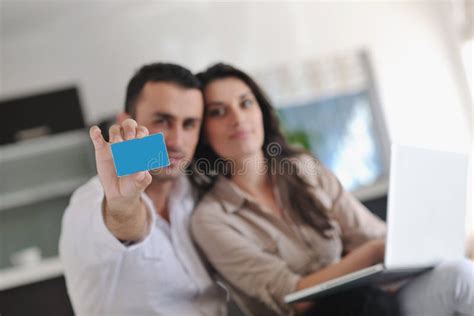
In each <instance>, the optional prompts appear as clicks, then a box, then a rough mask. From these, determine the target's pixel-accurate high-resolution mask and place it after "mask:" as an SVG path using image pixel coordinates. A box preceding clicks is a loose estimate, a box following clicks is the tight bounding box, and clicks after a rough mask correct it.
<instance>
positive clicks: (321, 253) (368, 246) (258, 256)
mask: <svg viewBox="0 0 474 316" xmlns="http://www.w3.org/2000/svg"><path fill="white" fill-rule="evenodd" d="M198 76H199V77H200V79H201V80H202V81H203V84H204V97H205V120H204V126H203V130H202V137H201V141H200V144H199V145H198V149H197V151H196V155H195V161H194V168H195V170H196V171H197V172H196V174H195V179H196V182H198V183H200V185H201V186H202V185H203V184H208V187H209V188H210V189H209V191H208V192H207V193H206V195H205V196H204V197H203V198H202V200H201V202H200V204H199V205H198V207H197V208H196V210H195V212H194V216H193V218H192V232H193V235H194V238H195V241H196V243H197V244H198V246H199V247H200V249H201V250H202V251H203V253H204V254H205V256H206V257H207V259H208V260H209V262H210V263H211V265H212V266H213V267H214V268H215V270H216V271H217V273H218V274H219V275H220V277H221V278H222V279H223V280H224V282H225V283H227V284H228V285H229V286H230V288H231V289H232V292H233V295H234V299H235V300H236V301H237V303H238V304H239V306H240V307H241V308H242V309H243V310H244V311H245V312H246V313H247V314H249V315H275V314H280V315H289V314H295V313H299V312H300V313H307V314H318V315H325V314H327V313H330V314H331V315H335V314H337V313H339V314H340V315H368V314H371V313H372V314H376V313H378V314H379V315H389V313H391V312H390V311H393V314H394V315H395V314H397V304H394V301H395V294H394V296H393V298H391V297H390V294H383V292H381V291H378V290H376V289H371V288H368V289H365V292H364V293H365V294H361V293H362V292H361V291H353V292H349V293H346V294H340V295H335V296H332V297H330V298H328V299H323V300H320V301H316V302H315V303H299V304H295V305H292V306H289V305H286V304H285V303H284V302H283V297H284V296H285V295H286V294H289V293H291V292H293V291H296V290H300V289H304V288H307V287H310V286H313V285H315V284H317V283H321V282H324V281H327V280H330V279H333V278H335V277H338V276H342V275H345V274H347V273H350V272H353V271H356V270H359V269H361V268H364V267H367V266H370V265H373V264H375V263H378V262H381V261H382V260H383V254H384V248H385V245H384V241H383V238H384V236H385V233H386V227H385V224H384V223H383V222H382V221H381V220H379V219H378V218H376V217H375V216H374V215H372V214H371V213H370V212H369V211H368V210H367V209H366V208H364V206H362V205H361V204H360V203H359V202H358V201H357V200H356V199H355V198H354V197H353V196H351V195H350V194H349V193H348V192H346V191H344V189H343V188H342V186H341V184H340V182H339V181H338V180H337V178H336V177H335V176H334V175H333V174H332V173H331V172H329V171H328V170H327V169H325V168H324V167H323V166H321V165H320V164H319V163H318V162H317V161H316V160H315V159H314V158H313V157H311V155H309V154H308V153H306V152H304V151H301V150H296V149H293V148H291V147H289V146H288V144H287V143H286V141H285V139H284V137H283V136H282V134H281V132H280V130H279V127H278V122H277V119H276V116H275V113H274V110H273V109H272V107H271V105H270V103H269V101H268V99H267V98H266V97H265V96H264V94H263V93H262V91H261V90H260V88H259V87H258V86H257V84H256V83H255V82H254V81H253V80H252V79H251V78H250V77H249V76H248V75H246V74H245V73H243V72H242V71H240V70H238V69H235V68H233V67H231V66H228V65H224V64H217V65H215V66H213V67H211V68H209V69H208V70H206V71H205V72H204V73H201V74H199V75H198ZM473 269H474V268H473V266H472V264H471V263H468V262H467V261H466V262H464V261H463V262H456V263H450V264H443V265H441V266H439V267H438V268H436V269H435V270H434V271H432V272H429V273H426V274H424V275H423V276H421V277H419V278H417V279H415V280H414V281H411V282H410V283H409V284H408V285H405V286H404V287H403V288H402V289H401V290H399V291H398V292H397V293H396V299H397V300H398V299H399V300H400V304H401V307H402V308H403V311H404V312H405V313H406V314H407V315H430V316H435V315H438V314H439V315H453V314H454V313H456V312H457V313H459V314H460V315H464V314H466V315H471V314H469V313H470V312H471V311H472V309H473V307H474V305H473V304H474V303H473V301H474V285H473V283H474V281H472V280H474V272H473V271H472V270H473ZM446 282H450V283H448V284H446ZM427 289H429V290H427ZM435 298H436V299H435ZM328 311H329V312H328Z"/></svg>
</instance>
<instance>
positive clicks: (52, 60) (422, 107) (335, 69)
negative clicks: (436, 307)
mask: <svg viewBox="0 0 474 316" xmlns="http://www.w3.org/2000/svg"><path fill="white" fill-rule="evenodd" d="M473 42H474V5H473V2H472V1H468V0H445V1H443V0H439V1H436V0H433V1H429V0H425V1H416V0H406V1H384V0H380V1H375V0H374V1H310V2H298V1H258V2H247V1H245V2H244V1H238V2H237V1H226V2H217V1H177V2H168V1H76V0H56V1H48V0H43V1H21V0H20V1H7V0H2V1H0V132H1V133H0V313H1V314H2V315H21V314H27V313H29V312H31V311H34V310H36V311H38V310H41V311H45V313H46V312H48V313H54V314H55V315H71V314H72V309H71V307H70V303H69V301H68V298H67V293H66V290H65V286H64V279H63V277H62V266H61V262H60V261H59V259H58V257H57V256H58V245H57V244H58V238H59V233H60V224H61V217H62V213H63V211H64V208H65V207H66V206H67V203H68V200H69V198H70V195H71V193H72V192H73V191H74V190H75V189H76V188H77V187H79V186H80V185H81V184H83V183H84V182H85V181H87V179H89V178H90V177H91V176H93V175H94V174H95V165H94V160H93V152H92V147H91V144H90V142H89V139H88V136H87V129H88V128H87V127H88V126H90V125H93V124H100V125H101V126H104V127H105V126H107V125H108V124H110V122H113V120H114V119H115V115H116V114H117V113H118V112H120V111H121V110H122V108H123V103H124V98H125V88H126V84H127V82H128V80H129V79H130V77H131V76H132V74H133V72H134V71H135V70H137V69H138V68H139V67H140V66H141V65H143V64H146V63H151V62H156V61H165V62H174V63H178V64H181V65H183V66H185V67H188V68H189V69H191V70H192V71H195V72H196V71H200V70H203V69H204V68H205V67H207V66H209V65H210V64H212V63H214V62H218V61H223V62H226V63H231V64H234V65H235V66H237V67H240V68H242V69H244V70H245V71H247V72H249V73H250V74H251V75H253V76H255V77H256V78H257V79H258V81H259V82H260V83H261V84H262V86H263V87H264V88H265V90H266V91H267V92H268V94H269V95H270V98H271V99H272V100H273V101H274V103H275V105H276V106H277V107H278V113H279V115H280V118H281V121H282V124H283V127H284V129H285V132H286V134H287V136H288V137H289V138H290V140H291V141H292V142H293V143H295V144H297V145H300V146H304V147H306V148H308V149H310V150H311V151H313V152H314V153H315V154H316V155H317V156H318V157H319V158H320V159H321V160H323V162H324V163H325V164H326V165H328V166H329V167H330V168H331V169H332V170H334V172H335V173H336V174H337V175H338V177H339V178H340V179H341V181H342V182H343V184H344V186H345V187H346V188H347V189H348V190H351V191H352V192H354V194H355V195H356V196H357V197H358V198H359V199H360V200H361V201H363V203H365V204H366V205H367V206H368V207H369V208H370V209H371V210H372V211H374V212H375V213H377V214H378V215H379V216H381V217H382V218H385V215H386V214H385V212H386V197H387V180H388V179H387V177H388V170H389V159H388V157H389V148H390V144H391V143H394V142H395V143H402V144H409V145H416V146H422V147H429V148H437V149H445V150H449V151H457V152H466V151H470V152H472V151H473V144H474V143H473V119H474V114H473V113H474V110H473V84H472V73H473V64H472V59H473ZM348 158H349V159H348ZM440 167H442V166H440ZM470 178H471V184H470V185H471V189H470V190H469V191H470V192H471V195H470V196H469V197H468V199H469V201H468V212H467V213H468V216H467V218H466V230H467V231H468V232H469V231H470V232H472V231H474V216H473V204H472V171H471V177H470Z"/></svg>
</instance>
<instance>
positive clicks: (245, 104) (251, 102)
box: [242, 99, 253, 108]
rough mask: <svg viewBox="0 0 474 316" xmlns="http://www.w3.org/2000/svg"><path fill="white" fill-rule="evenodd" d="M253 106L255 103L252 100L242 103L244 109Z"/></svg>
mask: <svg viewBox="0 0 474 316" xmlns="http://www.w3.org/2000/svg"><path fill="white" fill-rule="evenodd" d="M252 105H253V101H252V100H250V99H246V100H244V101H243V102H242V107H243V108H249V107H251V106H252Z"/></svg>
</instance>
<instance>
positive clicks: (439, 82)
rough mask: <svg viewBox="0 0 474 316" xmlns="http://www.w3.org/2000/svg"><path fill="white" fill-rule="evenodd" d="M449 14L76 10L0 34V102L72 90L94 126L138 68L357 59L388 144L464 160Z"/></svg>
mask: <svg viewBox="0 0 474 316" xmlns="http://www.w3.org/2000/svg"><path fill="white" fill-rule="evenodd" d="M45 3H46V2H45ZM51 3H53V5H54V2H51ZM51 3H49V5H50V6H51ZM449 9H450V8H449V2H439V1H436V2H435V1H433V2H430V1H406V2H405V1H404V2H385V1H384V2H379V3H375V2H352V3H351V2H346V3H342V2H316V3H282V2H280V3H277V2H269V3H264V2H263V3H262V2H260V3H236V2H230V3H218V4H207V3H195V2H194V3H192V2H178V3H156V2H140V4H131V3H124V2H120V3H117V2H113V3H112V2H98V1H96V2H86V3H78V2H74V3H69V4H68V7H67V10H62V13H61V15H60V16H59V17H56V18H55V19H51V21H46V22H45V23H42V24H38V23H37V25H35V26H34V28H29V29H28V28H26V27H23V28H18V29H16V28H15V29H2V41H1V52H0V57H1V62H0V70H1V78H0V89H1V90H0V93H1V95H2V96H8V95H15V94H18V93H23V92H28V91H36V90H41V89H45V88H50V87H55V86H58V85H64V84H66V83H77V84H79V86H80V87H81V91H82V97H83V98H82V99H83V102H84V106H85V114H86V120H87V121H88V122H91V123H92V122H96V121H97V120H99V119H100V118H103V117H105V116H110V115H113V114H114V113H116V112H118V111H119V110H120V109H121V108H122V104H123V99H124V89H125V85H126V83H127V81H128V79H129V78H130V76H131V74H132V73H133V71H134V70H135V69H137V67H139V66H140V65H142V64H144V63H148V62H152V61H157V60H161V61H172V62H177V63H181V64H183V65H185V66H188V67H190V68H191V69H192V70H193V71H197V70H200V69H202V68H203V67H205V66H207V65H209V64H210V63H212V62H214V61H218V60H223V61H227V62H231V63H234V64H236V65H238V66H240V67H243V68H244V69H247V70H249V71H253V70H258V69H261V68H264V67H267V66H271V65H274V64H277V63H285V62H288V61H293V60H295V59H301V58H307V57H311V58H313V57H317V56H324V55H328V54H332V53H337V52H340V51H347V50H354V49H358V48H367V49H368V50H369V51H370V53H371V55H372V61H373V66H374V69H375V75H376V79H377V82H378V86H379V93H380V98H381V101H382V105H383V109H384V112H385V115H386V121H387V124H388V130H389V134H390V135H391V138H392V140H393V141H396V142H401V143H409V144H420V145H423V146H429V147H438V148H446V149H452V150H465V149H466V147H467V146H469V145H471V144H472V140H471V138H472V136H471V135H472V120H471V119H469V116H468V115H467V114H468V113H469V106H470V105H468V103H469V102H470V101H471V100H470V98H469V97H468V92H467V90H466V89H467V85H466V81H465V79H464V77H463V73H462V68H461V66H460V65H461V60H460V57H459V50H458V47H457V43H456V39H455V38H454V37H453V27H452V24H453V23H452V21H451V20H450V15H449V14H447V12H449ZM25 22H27V21H25Z"/></svg>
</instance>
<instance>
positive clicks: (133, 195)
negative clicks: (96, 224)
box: [90, 119, 152, 242]
mask: <svg viewBox="0 0 474 316" xmlns="http://www.w3.org/2000/svg"><path fill="white" fill-rule="evenodd" d="M148 134H149V133H148V130H147V129H146V127H144V126H138V124H137V122H135V121H134V120H132V119H126V120H124V121H123V122H122V123H121V124H115V125H112V126H111V127H110V129H109V135H110V137H109V138H110V142H106V141H105V140H104V138H103V137H102V133H101V131H100V129H99V128H98V127H97V126H93V127H92V128H91V129H90V137H91V140H92V142H93V144H94V150H95V158H96V166H97V173H98V176H99V179H100V182H101V184H102V187H103V189H104V201H103V208H102V210H103V216H104V222H105V225H106V226H107V228H108V229H109V230H110V232H111V233H112V234H113V235H114V236H115V237H116V238H117V239H119V240H122V241H132V242H137V241H140V240H142V239H143V238H144V237H145V236H146V234H147V233H148V230H149V226H150V219H149V216H148V215H147V214H148V212H147V210H146V208H145V206H144V204H143V201H142V200H141V198H140V196H141V194H142V192H143V191H144V190H145V189H146V187H148V185H149V184H150V183H151V180H152V178H151V175H150V173H149V172H147V171H143V172H139V173H136V174H133V175H128V176H124V177H118V176H117V174H116V172H115V166H114V162H113V157H112V151H111V148H110V145H111V144H113V143H119V142H123V141H125V140H130V139H135V138H142V137H145V136H148Z"/></svg>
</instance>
